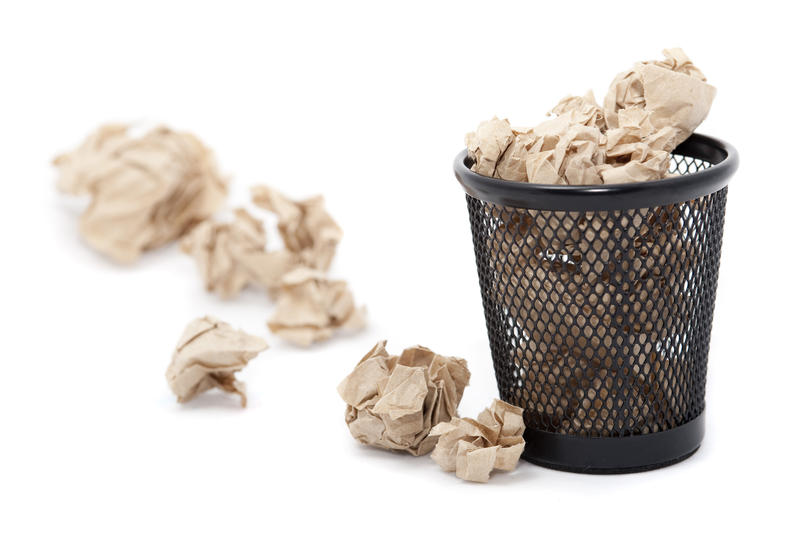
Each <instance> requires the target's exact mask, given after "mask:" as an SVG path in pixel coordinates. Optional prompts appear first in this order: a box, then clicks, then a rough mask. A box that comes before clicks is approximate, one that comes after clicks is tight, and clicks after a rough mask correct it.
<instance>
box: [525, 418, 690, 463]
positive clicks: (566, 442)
mask: <svg viewBox="0 0 800 543" xmlns="http://www.w3.org/2000/svg"><path fill="white" fill-rule="evenodd" d="M704 432H705V412H703V413H700V415H698V416H697V417H695V418H694V419H692V420H690V421H689V422H687V423H685V424H682V425H680V426H678V427H676V428H672V429H671V430H664V431H662V432H655V433H652V434H643V435H637V436H627V437H616V438H612V437H580V436H571V435H566V434H554V433H550V432H543V431H541V430H534V429H528V430H525V452H524V453H523V455H522V457H523V458H525V460H528V461H530V462H533V463H534V464H540V465H543V466H546V467H549V468H554V469H560V470H564V471H574V472H579V473H632V472H637V471H646V470H650V469H655V468H660V467H663V466H668V465H670V464H674V463H675V462H679V461H681V460H683V459H684V458H686V457H688V456H690V455H691V454H692V453H693V452H694V451H696V450H697V448H698V447H699V446H700V442H701V441H702V440H703V434H704Z"/></svg>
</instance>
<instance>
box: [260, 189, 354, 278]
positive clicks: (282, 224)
mask: <svg viewBox="0 0 800 543" xmlns="http://www.w3.org/2000/svg"><path fill="white" fill-rule="evenodd" d="M252 197H253V203H255V204H256V205H257V206H259V207H262V208H264V209H267V210H269V211H272V212H273V213H275V214H276V215H277V216H278V230H279V231H280V234H281V237H282V238H283V243H284V245H285V246H286V248H287V249H288V250H289V251H292V252H293V253H296V254H298V255H300V257H301V259H302V260H303V262H304V263H305V265H306V266H308V267H311V268H315V269H318V270H323V271H326V270H327V269H328V268H330V265H331V261H332V260H333V257H334V255H335V253H336V246H337V245H338V244H339V242H340V241H341V239H342V229H341V228H340V227H339V225H338V224H336V222H335V221H334V220H333V218H332V217H331V216H330V215H329V214H328V212H327V211H326V210H325V201H324V199H323V197H322V196H314V197H312V198H308V199H306V200H300V201H294V200H290V199H289V198H287V197H286V196H284V195H283V194H281V193H280V192H278V191H276V190H274V189H272V188H270V187H267V186H257V187H253V188H252Z"/></svg>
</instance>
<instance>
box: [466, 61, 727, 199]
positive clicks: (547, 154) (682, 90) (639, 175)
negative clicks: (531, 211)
mask: <svg viewBox="0 0 800 543" xmlns="http://www.w3.org/2000/svg"><path fill="white" fill-rule="evenodd" d="M664 55H665V57H666V59H665V60H660V61H648V62H640V63H637V64H636V65H635V66H634V67H633V68H632V69H631V70H628V71H626V72H622V73H621V74H619V75H618V76H617V77H616V78H615V79H614V81H613V82H612V84H611V87H610V89H609V92H608V95H607V96H606V98H605V101H604V105H603V107H600V106H599V105H598V104H597V102H596V101H595V99H594V96H593V95H592V93H591V92H589V93H587V94H586V95H585V96H583V97H578V96H568V97H566V98H564V99H563V100H561V101H560V102H559V103H558V104H557V105H556V107H554V108H553V109H552V111H551V114H553V115H555V117H553V118H550V119H548V120H546V121H544V122H542V123H540V124H539V125H537V126H536V127H534V128H532V129H530V128H515V129H512V128H511V125H510V124H509V122H508V121H507V120H500V119H497V118H494V119H492V120H491V121H485V122H483V123H481V124H480V125H479V126H478V130H477V131H476V132H472V133H469V134H467V137H466V142H467V149H468V153H469V156H470V158H472V160H473V161H474V162H473V165H472V170H473V171H475V172H477V173H480V174H482V175H486V176H492V177H497V178H499V179H505V180H508V181H527V182H530V183H540V184H556V185H600V184H612V183H630V182H638V181H647V180H654V179H662V178H663V177H665V176H666V174H667V170H668V168H669V159H670V153H671V152H672V151H673V150H674V149H675V147H677V145H678V144H680V143H681V142H682V141H683V140H685V139H686V138H687V137H689V135H690V134H691V133H692V132H693V131H694V130H695V129H696V128H697V126H698V125H699V124H700V123H701V122H702V121H703V119H705V117H706V115H707V114H708V111H709V109H710V107H711V102H712V100H713V99H714V95H715V93H716V89H714V87H712V86H711V85H709V84H707V83H706V82H705V77H704V76H703V74H702V72H700V70H698V69H697V68H696V67H695V66H694V65H693V64H692V62H691V61H690V60H689V59H688V57H687V56H686V54H685V53H684V52H683V51H682V50H681V49H677V48H676V49H667V50H665V51H664Z"/></svg>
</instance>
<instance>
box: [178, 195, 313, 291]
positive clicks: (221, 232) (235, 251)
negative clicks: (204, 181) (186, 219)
mask: <svg viewBox="0 0 800 543" xmlns="http://www.w3.org/2000/svg"><path fill="white" fill-rule="evenodd" d="M233 214H234V216H233V220H231V221H228V222H224V221H217V220H214V219H208V220H205V221H203V222H202V223H200V224H199V225H197V226H196V227H195V228H194V229H192V231H191V232H189V233H188V234H186V235H185V236H184V237H183V238H181V250H182V251H183V252H184V253H186V254H189V255H191V256H192V257H194V259H195V261H196V262H197V266H198V268H199V271H200V275H201V276H202V277H203V282H204V284H205V287H206V290H207V291H209V292H214V293H215V294H217V295H218V296H219V297H221V298H223V299H230V298H234V297H235V296H237V295H238V294H239V293H240V292H241V291H242V289H243V288H245V287H246V286H247V285H250V284H252V285H255V286H258V287H261V288H264V289H265V290H266V291H267V292H269V293H274V292H275V291H276V289H277V288H278V287H279V286H280V283H281V278H282V277H283V276H284V275H285V274H287V273H288V272H289V271H291V270H293V269H295V268H297V267H298V266H300V265H301V260H300V257H299V256H297V255H295V254H294V253H292V252H291V251H287V250H286V249H280V250H276V251H267V249H266V243H267V236H266V233H265V231H264V225H263V223H262V222H261V221H260V220H258V219H256V218H255V217H253V216H252V215H250V214H249V213H248V212H247V211H245V210H244V209H236V210H234V212H233Z"/></svg>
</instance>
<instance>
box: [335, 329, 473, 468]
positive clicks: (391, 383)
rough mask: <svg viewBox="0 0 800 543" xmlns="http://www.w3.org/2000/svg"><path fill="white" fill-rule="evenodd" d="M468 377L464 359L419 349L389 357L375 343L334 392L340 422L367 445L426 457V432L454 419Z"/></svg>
mask: <svg viewBox="0 0 800 543" xmlns="http://www.w3.org/2000/svg"><path fill="white" fill-rule="evenodd" d="M469 377H470V373H469V370H468V369H467V361H466V360H464V359H463V358H456V357H453V356H442V355H439V354H436V353H434V352H433V351H431V350H430V349H427V348H425V347H420V346H415V347H410V348H408V349H406V350H404V351H403V353H402V354H401V355H400V356H396V355H390V354H389V353H388V352H387V351H386V341H385V340H384V341H379V342H378V343H377V344H376V345H375V347H373V348H372V350H370V351H369V352H368V353H367V354H366V355H365V356H364V358H362V359H361V361H360V362H359V363H358V365H356V367H355V369H354V370H353V372H352V373H351V374H350V375H348V376H347V377H346V378H345V379H344V381H342V382H341V384H340V385H339V387H338V391H339V395H340V396H341V397H342V399H343V400H344V401H345V402H347V410H346V411H345V422H347V426H348V427H349V428H350V433H351V434H352V435H353V437H354V438H356V439H357V440H358V441H360V442H361V443H364V444H366V445H373V446H376V447H382V448H384V449H391V450H397V451H406V452H408V453H410V454H413V455H414V456H419V455H424V454H427V453H429V452H430V451H431V450H433V447H434V446H435V445H436V437H435V436H432V435H429V433H430V430H431V428H432V427H433V426H435V425H437V424H438V423H440V422H443V421H449V420H450V419H451V418H452V417H454V416H455V415H456V414H457V413H458V411H457V410H458V404H459V402H461V397H462V396H463V394H464V388H465V387H466V386H467V384H468V383H469Z"/></svg>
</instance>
